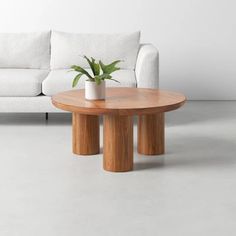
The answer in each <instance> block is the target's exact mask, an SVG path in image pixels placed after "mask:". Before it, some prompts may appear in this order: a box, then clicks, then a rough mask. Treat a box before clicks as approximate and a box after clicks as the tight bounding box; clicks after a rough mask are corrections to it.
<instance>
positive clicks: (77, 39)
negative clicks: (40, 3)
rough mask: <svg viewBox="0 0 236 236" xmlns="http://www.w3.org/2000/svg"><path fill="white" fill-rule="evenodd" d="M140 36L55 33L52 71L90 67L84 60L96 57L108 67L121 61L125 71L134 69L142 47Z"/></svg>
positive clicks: (53, 37) (127, 34) (52, 46)
mask: <svg viewBox="0 0 236 236" xmlns="http://www.w3.org/2000/svg"><path fill="white" fill-rule="evenodd" d="M139 40H140V32H134V33H123V34H75V33H63V32H57V31H53V32H52V37H51V69H53V70H54V69H67V68H70V66H72V65H74V64H76V65H80V66H82V67H86V66H88V64H87V62H86V60H84V58H83V57H82V56H83V55H86V56H88V57H94V58H95V59H100V60H102V61H103V62H104V63H105V64H109V63H111V62H112V61H115V60H122V62H121V63H120V64H119V66H120V67H121V68H122V69H134V67H135V64H136V59H137V54H138V50H139V47H140V42H139Z"/></svg>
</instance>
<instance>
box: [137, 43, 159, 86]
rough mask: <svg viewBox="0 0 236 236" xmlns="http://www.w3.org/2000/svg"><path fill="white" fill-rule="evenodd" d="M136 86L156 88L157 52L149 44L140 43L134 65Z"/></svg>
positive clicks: (157, 76)
mask: <svg viewBox="0 0 236 236" xmlns="http://www.w3.org/2000/svg"><path fill="white" fill-rule="evenodd" d="M135 75H136V80H137V87H138V88H158V86H159V53H158V50H157V49H156V48H155V47H154V46H153V45H151V44H142V45H141V46H140V49H139V53H138V58H137V62H136V67H135Z"/></svg>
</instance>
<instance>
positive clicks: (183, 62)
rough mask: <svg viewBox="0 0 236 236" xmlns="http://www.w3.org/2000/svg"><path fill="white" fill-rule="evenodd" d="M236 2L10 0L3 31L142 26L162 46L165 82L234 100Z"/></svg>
mask: <svg viewBox="0 0 236 236" xmlns="http://www.w3.org/2000/svg"><path fill="white" fill-rule="evenodd" d="M235 8H236V2H235V1H234V0H226V1H224V0H217V1H214V0H179V1H175V0H167V1H166V0H149V1H144V0H136V1H133V0H119V1H116V0H109V1H108V0H100V1H93V0H86V1H84V0H83V1H81V0H80V1H78V0H60V1H56V0H41V1H37V2H36V1H31V0H25V1H17V0H9V1H2V2H1V5H0V31H1V32H22V31H23V32H24V31H26V32H27V31H39V30H48V29H56V30H61V31H68V32H110V33H112V32H124V31H134V30H141V31H142V42H152V43H153V44H154V45H155V46H156V47H157V48H158V49H159V51H160V81H161V82H160V86H161V88H165V89H171V90H177V91H180V92H183V93H185V94H186V96H187V97H188V99H191V100H235V99H236V80H235V77H236V66H235V64H236V44H235V42H236V29H235V22H236V15H235ZM9 12H11V14H9ZM103 12H106V16H105V17H104V15H103V14H102V13H103ZM89 18H90V19H89Z"/></svg>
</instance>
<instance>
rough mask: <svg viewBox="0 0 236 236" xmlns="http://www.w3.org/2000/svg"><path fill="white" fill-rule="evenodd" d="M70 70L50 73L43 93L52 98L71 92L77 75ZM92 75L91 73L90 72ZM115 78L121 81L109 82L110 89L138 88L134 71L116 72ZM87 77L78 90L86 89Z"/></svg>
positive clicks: (83, 79) (81, 81)
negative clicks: (57, 94) (54, 95)
mask: <svg viewBox="0 0 236 236" xmlns="http://www.w3.org/2000/svg"><path fill="white" fill-rule="evenodd" d="M68 71H69V70H68V69H67V70H53V71H51V72H50V73H49V75H48V77H47V78H46V79H45V80H44V81H43V84H42V91H43V93H44V94H45V95H47V96H51V95H53V94H56V93H58V92H62V91H66V90H71V89H72V81H73V78H74V77H75V75H76V74H77V73H74V72H68ZM90 73H91V72H90ZM112 75H113V78H114V79H117V80H118V81H120V83H116V82H114V81H107V80H106V86H108V87H111V86H112V87H118V86H122V87H136V79H135V73H134V71H133V70H119V71H116V72H114V73H113V74H112ZM85 79H87V77H85V76H82V77H81V79H80V81H79V84H78V86H77V88H76V89H78V88H84V81H85Z"/></svg>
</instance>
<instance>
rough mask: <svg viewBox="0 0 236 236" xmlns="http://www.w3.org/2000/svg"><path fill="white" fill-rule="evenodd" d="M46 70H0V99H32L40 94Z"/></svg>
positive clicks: (46, 73)
mask: <svg viewBox="0 0 236 236" xmlns="http://www.w3.org/2000/svg"><path fill="white" fill-rule="evenodd" d="M47 75H48V70H38V69H0V97H33V96H37V95H39V94H40V93H42V81H43V80H44V79H45V78H46V76H47Z"/></svg>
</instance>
